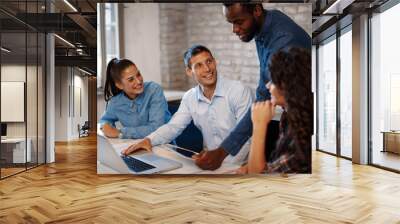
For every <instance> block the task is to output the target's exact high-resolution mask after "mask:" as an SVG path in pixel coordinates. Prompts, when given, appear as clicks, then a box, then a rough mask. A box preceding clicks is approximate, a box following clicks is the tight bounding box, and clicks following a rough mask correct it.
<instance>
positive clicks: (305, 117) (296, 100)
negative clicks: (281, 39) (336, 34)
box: [269, 48, 313, 172]
mask: <svg viewBox="0 0 400 224" xmlns="http://www.w3.org/2000/svg"><path fill="white" fill-rule="evenodd" d="M269 69H270V74H271V81H272V83H273V84H275V85H276V86H277V87H278V89H280V90H281V92H282V93H283V95H284V98H285V101H286V105H285V110H286V112H285V113H284V115H283V116H282V119H281V123H282V122H287V124H288V130H287V131H286V133H285V134H283V135H282V136H281V137H280V139H279V140H278V142H277V147H276V152H277V153H278V154H280V155H282V154H284V153H289V154H292V155H294V157H295V158H296V159H295V161H294V163H295V164H293V165H294V166H295V168H296V169H299V170H302V169H303V170H304V168H306V169H307V170H306V172H310V171H311V136H312V133H313V95H312V92H311V54H310V51H309V50H307V49H303V48H291V49H289V50H288V51H285V50H281V51H279V52H277V53H275V54H274V55H273V56H272V58H271V62H270V65H269Z"/></svg>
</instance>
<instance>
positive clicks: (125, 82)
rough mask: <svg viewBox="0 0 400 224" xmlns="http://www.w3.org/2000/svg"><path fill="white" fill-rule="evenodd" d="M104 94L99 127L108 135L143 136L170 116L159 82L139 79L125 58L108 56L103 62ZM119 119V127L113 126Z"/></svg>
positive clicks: (122, 136) (133, 66) (138, 72)
mask: <svg viewBox="0 0 400 224" xmlns="http://www.w3.org/2000/svg"><path fill="white" fill-rule="evenodd" d="M106 75H107V77H106V84H105V88H104V97H105V100H106V102H107V106H106V110H105V111H104V114H103V116H102V117H101V119H100V125H101V129H102V130H103V133H104V135H105V136H107V137H110V138H118V137H119V138H135V139H137V138H144V137H145V136H147V135H149V134H150V133H152V132H153V131H155V130H156V129H157V128H158V127H160V126H161V125H163V124H165V123H166V122H168V120H169V119H170V117H171V115H170V113H169V111H168V105H167V101H166V99H165V96H164V93H163V90H162V88H161V86H160V85H158V84H156V83H154V82H143V77H142V75H141V74H140V71H139V70H138V68H137V67H136V65H135V64H134V63H133V62H132V61H130V60H127V59H121V60H118V59H116V58H114V59H112V60H111V61H110V62H109V63H108V65H107V74H106ZM117 121H119V122H120V123H121V125H122V128H121V129H117V128H116V127H115V122H117Z"/></svg>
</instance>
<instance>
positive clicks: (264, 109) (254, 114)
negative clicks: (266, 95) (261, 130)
mask: <svg viewBox="0 0 400 224" xmlns="http://www.w3.org/2000/svg"><path fill="white" fill-rule="evenodd" d="M274 115H275V105H273V104H272V103H271V101H269V100H266V101H262V102H255V103H253V105H252V107H251V120H252V121H253V126H259V127H266V126H267V124H268V123H269V122H270V121H271V120H272V118H273V117H274Z"/></svg>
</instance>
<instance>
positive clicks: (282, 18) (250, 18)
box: [195, 3, 311, 170]
mask: <svg viewBox="0 0 400 224" xmlns="http://www.w3.org/2000/svg"><path fill="white" fill-rule="evenodd" d="M223 13H224V16H225V18H226V20H227V22H229V23H230V24H232V32H233V33H235V34H236V35H237V36H238V37H239V39H240V40H241V41H243V42H250V41H251V40H253V39H254V40H255V43H256V48H257V54H258V59H259V62H260V79H259V83H258V87H257V90H256V101H265V100H269V99H270V97H271V94H270V92H269V91H268V89H267V88H266V87H265V83H267V82H268V81H269V80H270V75H269V69H268V62H269V59H270V56H271V55H272V54H273V53H275V52H277V51H279V50H281V49H288V48H290V47H293V46H296V47H302V48H307V49H311V38H310V36H309V35H308V34H307V32H305V31H304V30H303V29H302V28H301V27H300V26H299V25H297V24H296V23H295V22H294V21H293V20H292V19H290V18H289V17H288V16H286V15H285V14H283V13H282V12H280V11H278V10H265V9H264V8H263V6H262V4H251V3H224V5H223ZM251 135H252V122H251V109H249V110H248V111H247V113H246V115H245V116H244V117H243V118H242V120H241V121H240V122H239V123H238V124H237V125H236V127H235V128H234V129H233V130H232V132H231V133H230V135H229V136H228V137H226V138H225V140H224V141H223V142H222V143H221V145H220V147H219V148H217V149H215V150H210V151H204V152H202V153H200V154H199V155H198V156H196V158H195V163H196V165H197V166H199V167H200V168H202V169H205V170H215V169H217V168H219V167H220V166H221V163H222V161H223V160H224V158H225V157H226V156H227V155H228V154H230V155H236V154H237V153H238V152H239V151H240V149H241V147H242V145H243V144H245V143H246V142H247V140H248V139H249V138H250V137H251ZM278 135H279V121H271V122H270V123H269V127H268V134H267V136H266V141H267V144H266V147H268V148H275V143H276V140H277V139H278V137H279V136H278ZM269 155H270V151H269V153H268V154H267V155H266V157H269ZM267 160H268V158H267Z"/></svg>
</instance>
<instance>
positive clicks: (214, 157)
mask: <svg viewBox="0 0 400 224" xmlns="http://www.w3.org/2000/svg"><path fill="white" fill-rule="evenodd" d="M227 155H228V153H226V152H225V150H224V149H223V148H218V149H215V150H212V151H208V150H203V151H201V152H200V153H199V154H198V155H194V156H193V159H195V163H196V165H197V166H198V167H200V168H201V169H203V170H216V169H218V168H219V167H220V166H221V164H222V161H224V159H225V157H226V156H227Z"/></svg>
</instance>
